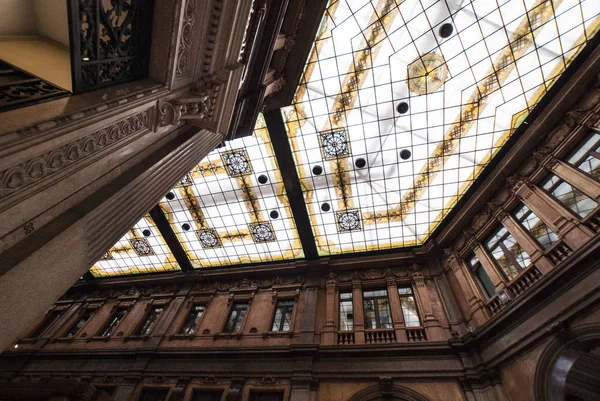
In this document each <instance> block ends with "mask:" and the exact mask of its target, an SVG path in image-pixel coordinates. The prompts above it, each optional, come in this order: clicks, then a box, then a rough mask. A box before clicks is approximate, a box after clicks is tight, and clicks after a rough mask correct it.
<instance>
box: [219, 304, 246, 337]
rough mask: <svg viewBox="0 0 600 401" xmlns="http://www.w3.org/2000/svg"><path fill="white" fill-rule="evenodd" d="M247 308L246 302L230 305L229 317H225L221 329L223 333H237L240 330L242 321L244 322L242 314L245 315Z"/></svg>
mask: <svg viewBox="0 0 600 401" xmlns="http://www.w3.org/2000/svg"><path fill="white" fill-rule="evenodd" d="M247 310H248V303H246V302H244V303H236V304H233V306H232V307H231V312H229V318H228V319H227V324H225V328H224V329H223V332H224V333H239V332H240V331H242V323H243V322H244V316H246V311H247Z"/></svg>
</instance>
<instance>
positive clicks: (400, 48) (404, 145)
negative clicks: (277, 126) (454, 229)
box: [283, 0, 600, 255]
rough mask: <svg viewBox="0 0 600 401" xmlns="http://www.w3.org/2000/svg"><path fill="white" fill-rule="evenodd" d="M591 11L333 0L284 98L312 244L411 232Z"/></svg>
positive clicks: (364, 241) (417, 232)
mask: <svg viewBox="0 0 600 401" xmlns="http://www.w3.org/2000/svg"><path fill="white" fill-rule="evenodd" d="M599 15H600V2H598V1H597V0H582V1H577V0H573V1H560V0H557V1H552V2H551V1H544V0H504V1H498V2H496V1H435V0H433V1H423V0H421V1H419V0H406V1H397V0H379V1H368V0H347V1H335V0H332V1H331V2H330V4H329V6H328V8H327V10H326V12H325V15H324V17H323V22H322V25H321V28H320V30H319V32H318V34H317V38H316V41H315V44H314V47H313V50H312V53H311V55H310V57H309V60H308V62H307V64H306V67H305V70H304V74H303V77H302V79H301V81H300V84H299V87H298V90H297V92H296V95H295V99H294V103H293V105H292V106H290V107H288V108H286V109H284V110H283V113H284V119H285V121H286V125H287V129H288V134H289V137H290V143H291V146H292V150H293V153H294V157H295V161H296V165H297V169H298V173H299V176H300V179H301V182H302V186H303V189H304V197H305V201H306V204H307V208H308V212H309V216H310V220H311V224H312V226H313V231H314V233H315V240H316V243H317V247H318V251H319V253H320V254H321V255H330V254H338V253H342V252H355V251H368V250H382V249H388V248H393V247H402V246H414V245H419V244H422V243H423V242H424V241H425V240H426V239H427V238H428V237H429V236H430V234H431V233H432V231H433V230H434V229H435V228H436V227H437V226H438V225H439V224H440V222H441V221H442V220H443V218H444V217H445V216H446V215H447V214H448V213H449V211H450V210H451V209H452V207H453V206H454V205H455V204H456V202H457V201H458V200H459V199H460V197H461V196H462V195H463V194H464V193H465V191H466V190H467V189H468V188H469V187H470V185H471V183H472V182H473V181H474V180H475V179H476V178H477V176H478V175H479V173H480V172H481V171H482V169H483V168H484V167H485V166H486V165H487V164H488V163H489V161H490V160H491V159H492V158H493V157H494V155H495V154H496V153H497V151H498V150H499V149H500V148H501V147H502V145H503V144H504V143H505V142H506V141H507V139H508V138H509V137H510V136H511V135H512V134H513V133H514V132H515V130H516V129H517V128H518V127H519V126H520V125H521V124H522V122H523V121H524V120H525V118H526V117H527V116H528V115H529V114H530V113H531V111H532V109H533V108H534V107H535V106H536V104H537V103H538V102H539V101H540V99H541V98H542V97H543V96H544V95H545V94H546V93H547V91H548V90H549V88H550V87H551V86H552V85H553V84H554V83H555V82H556V79H557V78H558V77H560V75H561V74H562V73H563V72H564V71H565V69H566V67H567V66H568V65H569V63H570V62H571V61H572V60H573V58H574V56H576V55H577V54H578V53H579V51H580V50H581V49H582V47H583V46H584V45H585V44H586V43H587V42H588V41H589V40H590V39H591V38H592V37H593V35H594V34H595V33H596V31H597V29H598V25H599V21H600V18H599ZM444 24H451V25H452V28H453V29H452V31H453V33H451V34H450V35H449V36H448V35H447V33H448V29H447V28H448V27H447V26H444ZM443 26H444V28H443V29H442V27H443ZM315 167H317V168H315ZM324 204H328V205H329V206H330V207H326V208H323V207H322V205H324Z"/></svg>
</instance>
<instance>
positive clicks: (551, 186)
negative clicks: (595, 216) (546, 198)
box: [541, 174, 598, 218]
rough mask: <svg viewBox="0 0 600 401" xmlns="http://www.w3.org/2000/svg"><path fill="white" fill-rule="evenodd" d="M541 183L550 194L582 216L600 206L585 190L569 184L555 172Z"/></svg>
mask: <svg viewBox="0 0 600 401" xmlns="http://www.w3.org/2000/svg"><path fill="white" fill-rule="evenodd" d="M541 185H542V187H543V188H544V189H545V190H547V191H548V192H549V193H550V195H552V196H554V197H555V198H556V199H558V200H559V201H560V202H561V203H562V204H563V205H565V206H566V207H567V208H569V209H571V210H572V211H573V212H574V213H575V214H577V215H579V217H581V218H584V217H585V216H587V215H588V214H590V212H591V211H592V210H594V209H595V208H596V207H597V206H598V203H596V202H595V201H593V200H592V199H590V198H589V197H588V196H587V195H585V194H584V193H583V192H581V191H580V190H578V189H577V188H575V187H572V186H571V185H570V184H567V183H566V182H564V181H563V180H561V179H560V178H558V177H557V176H556V175H554V174H552V175H550V177H548V178H547V179H546V180H545V181H544V182H543V183H542V184H541Z"/></svg>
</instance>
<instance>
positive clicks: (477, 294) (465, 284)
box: [445, 250, 489, 327]
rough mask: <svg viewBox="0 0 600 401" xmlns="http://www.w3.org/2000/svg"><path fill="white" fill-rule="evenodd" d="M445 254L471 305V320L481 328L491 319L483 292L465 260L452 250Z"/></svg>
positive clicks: (446, 251)
mask: <svg viewBox="0 0 600 401" xmlns="http://www.w3.org/2000/svg"><path fill="white" fill-rule="evenodd" d="M445 253H446V255H447V257H448V265H449V267H450V269H452V272H453V273H454V277H456V280H457V281H458V284H459V285H460V287H461V289H462V290H463V295H464V296H465V298H466V300H467V303H468V304H469V311H470V313H471V317H470V318H471V319H472V322H473V323H474V326H477V327H478V326H481V325H482V324H483V323H485V322H486V321H487V320H488V318H489V316H488V313H487V309H486V308H485V305H484V301H483V300H484V298H483V297H482V296H481V290H480V289H479V288H478V287H477V284H476V283H475V282H474V281H473V277H472V274H471V272H470V269H469V268H468V267H467V265H466V263H465V262H464V260H463V259H462V258H461V257H460V256H459V255H458V254H457V253H456V252H453V251H451V250H445ZM473 323H472V324H473Z"/></svg>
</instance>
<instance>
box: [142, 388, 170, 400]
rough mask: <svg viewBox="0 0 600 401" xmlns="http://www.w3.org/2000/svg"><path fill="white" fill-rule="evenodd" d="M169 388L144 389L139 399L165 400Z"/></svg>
mask: <svg viewBox="0 0 600 401" xmlns="http://www.w3.org/2000/svg"><path fill="white" fill-rule="evenodd" d="M167 394H169V389H166V388H165V389H162V388H161V389H144V390H142V394H141V395H140V399H139V400H138V401H165V400H166V399H167Z"/></svg>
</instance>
